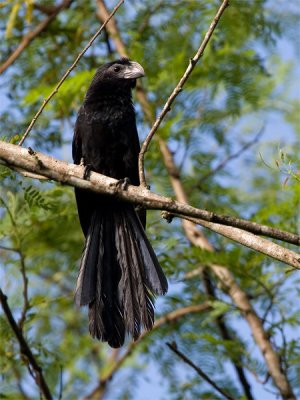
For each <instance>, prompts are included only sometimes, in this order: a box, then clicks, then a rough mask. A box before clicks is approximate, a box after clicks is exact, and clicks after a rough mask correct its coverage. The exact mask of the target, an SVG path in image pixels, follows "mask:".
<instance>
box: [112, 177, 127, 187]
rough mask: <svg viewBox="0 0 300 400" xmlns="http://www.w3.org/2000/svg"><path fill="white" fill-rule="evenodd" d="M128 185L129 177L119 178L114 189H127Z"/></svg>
mask: <svg viewBox="0 0 300 400" xmlns="http://www.w3.org/2000/svg"><path fill="white" fill-rule="evenodd" d="M128 185H130V179H129V178H127V177H126V178H122V179H119V180H118V181H117V182H116V183H115V184H114V186H115V187H116V189H121V190H127V188H128Z"/></svg>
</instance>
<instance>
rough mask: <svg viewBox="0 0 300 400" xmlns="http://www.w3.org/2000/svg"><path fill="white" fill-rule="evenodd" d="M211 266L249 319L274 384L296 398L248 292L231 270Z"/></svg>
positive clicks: (283, 392) (282, 391)
mask: <svg viewBox="0 0 300 400" xmlns="http://www.w3.org/2000/svg"><path fill="white" fill-rule="evenodd" d="M210 268H211V269H212V270H213V272H214V273H215V274H216V276H217V277H218V278H219V280H220V282H222V284H223V285H224V287H225V288H226V290H227V291H228V294H229V295H230V297H231V298H232V300H233V301H234V303H235V304H236V306H237V307H238V308H239V310H240V311H241V313H242V314H243V315H244V317H245V319H246V320H247V322H248V324H249V326H250V328H251V331H252V334H253V336H254V339H255V342H256V343H257V345H258V347H259V348H260V350H261V353H262V355H263V357H264V359H265V361H266V364H267V366H268V370H269V373H270V375H271V377H272V379H273V381H274V384H275V385H276V386H277V388H278V389H279V391H280V394H281V396H282V398H283V399H291V400H296V397H295V395H294V393H293V390H292V388H291V386H290V384H289V381H288V379H287V377H286V376H285V374H284V373H283V372H282V369H281V365H280V359H279V356H278V354H277V353H276V352H275V351H274V350H273V347H272V345H271V342H270V340H269V337H268V335H267V333H266V332H265V331H264V327H263V325H262V322H261V320H260V318H259V317H258V315H257V313H256V311H255V310H254V308H253V307H252V305H251V303H250V300H249V298H248V296H247V294H246V293H245V292H244V291H243V290H242V289H241V288H240V287H239V286H238V284H237V283H236V282H235V280H234V278H233V276H232V274H231V272H230V271H229V270H228V269H227V268H224V267H223V266H221V265H212V266H210Z"/></svg>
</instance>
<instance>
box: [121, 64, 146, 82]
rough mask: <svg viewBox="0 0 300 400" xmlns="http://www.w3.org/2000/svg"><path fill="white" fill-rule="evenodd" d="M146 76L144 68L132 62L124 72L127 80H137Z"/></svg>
mask: <svg viewBox="0 0 300 400" xmlns="http://www.w3.org/2000/svg"><path fill="white" fill-rule="evenodd" d="M142 76H145V71H144V68H143V67H142V66H141V65H140V64H139V63H137V62H136V61H130V63H129V65H128V67H126V70H125V71H124V78H125V79H136V78H141V77H142Z"/></svg>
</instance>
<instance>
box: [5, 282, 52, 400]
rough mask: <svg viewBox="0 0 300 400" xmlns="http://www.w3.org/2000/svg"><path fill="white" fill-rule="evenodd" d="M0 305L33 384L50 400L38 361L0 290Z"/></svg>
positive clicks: (48, 390)
mask: <svg viewBox="0 0 300 400" xmlns="http://www.w3.org/2000/svg"><path fill="white" fill-rule="evenodd" d="M0 303H1V305H2V308H3V311H4V314H5V315H6V318H7V321H8V323H9V325H10V326H11V328H12V330H13V331H14V334H15V336H16V338H17V340H18V342H19V345H20V353H21V355H22V356H25V357H26V359H27V360H28V363H29V364H28V369H29V372H30V374H31V375H32V376H33V378H34V380H35V383H36V384H37V386H39V388H40V391H41V393H42V394H43V395H44V396H45V398H46V399H47V400H52V394H51V392H50V389H49V387H48V384H47V382H46V380H45V377H44V374H43V370H42V367H41V366H40V365H39V364H38V361H37V360H36V358H35V356H34V355H33V353H32V351H31V349H30V347H29V345H28V343H27V341H26V340H25V338H24V336H23V333H22V330H21V328H20V327H18V324H17V323H16V321H15V319H14V317H13V314H12V312H11V309H10V307H9V305H8V303H7V296H6V295H5V294H4V293H3V292H2V290H1V289H0ZM31 368H32V369H31Z"/></svg>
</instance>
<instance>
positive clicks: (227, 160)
mask: <svg viewBox="0 0 300 400" xmlns="http://www.w3.org/2000/svg"><path fill="white" fill-rule="evenodd" d="M262 134H263V128H262V129H261V130H260V131H259V132H258V133H257V135H255V136H254V138H253V139H252V140H250V141H249V142H247V143H245V144H244V145H243V146H242V147H241V148H240V149H238V150H237V151H236V152H235V153H232V154H230V155H229V156H228V157H227V158H225V160H223V161H221V162H220V164H218V165H217V166H216V167H215V168H213V169H211V170H210V171H209V172H208V173H207V174H205V175H203V176H202V177H201V179H200V181H199V182H198V185H197V186H199V185H201V184H202V183H203V182H204V181H206V180H207V179H208V178H210V177H211V176H212V175H214V174H216V173H217V172H218V171H220V170H221V169H223V168H224V167H225V165H226V164H228V162H229V161H232V160H234V159H235V158H238V157H239V156H240V155H241V154H242V153H244V152H245V151H246V150H248V149H249V148H250V147H251V146H253V145H254V144H255V143H257V141H258V140H259V139H260V137H261V136H262Z"/></svg>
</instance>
